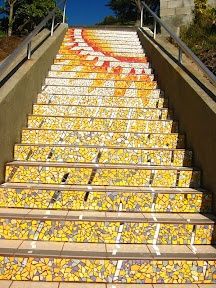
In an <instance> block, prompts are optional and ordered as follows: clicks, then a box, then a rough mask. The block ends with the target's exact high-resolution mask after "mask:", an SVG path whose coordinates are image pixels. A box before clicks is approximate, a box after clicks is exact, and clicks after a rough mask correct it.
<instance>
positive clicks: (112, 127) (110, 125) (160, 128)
mask: <svg viewBox="0 0 216 288" xmlns="http://www.w3.org/2000/svg"><path fill="white" fill-rule="evenodd" d="M28 128H41V129H66V130H79V131H81V130H88V131H106V132H107V131H113V132H115V131H118V132H138V133H171V132H177V131H178V126H177V123H175V122H172V121H162V120H161V121H160V120H159V121H145V120H120V119H119V120H118V119H109V118H107V119H100V118H99V119H98V118H70V117H68V118H65V117H54V116H53V117H46V116H29V117H28Z"/></svg>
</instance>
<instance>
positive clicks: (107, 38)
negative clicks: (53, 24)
mask: <svg viewBox="0 0 216 288" xmlns="http://www.w3.org/2000/svg"><path fill="white" fill-rule="evenodd" d="M84 38H85V39H84ZM101 39H103V40H102V41H101ZM74 40H75V41H84V42H85V43H86V41H88V42H91V44H92V43H93V44H99V43H98V42H99V41H100V42H102V43H106V42H108V43H110V44H112V43H115V42H120V43H124V44H125V43H127V42H133V43H134V42H135V43H140V41H139V39H138V37H137V35H136V36H134V35H124V34H123V35H122V34H118V35H111V34H95V35H87V34H86V35H85V37H82V36H78V35H76V36H74V35H73V34H68V35H67V34H66V35H65V37H64V41H66V42H71V41H74ZM91 44H90V45H91Z"/></svg>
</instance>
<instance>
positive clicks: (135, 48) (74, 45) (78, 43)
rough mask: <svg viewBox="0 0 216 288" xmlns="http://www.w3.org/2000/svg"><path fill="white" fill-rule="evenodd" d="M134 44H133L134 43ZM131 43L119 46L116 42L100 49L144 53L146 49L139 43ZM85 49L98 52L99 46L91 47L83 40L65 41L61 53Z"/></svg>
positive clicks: (102, 45) (104, 44)
mask: <svg viewBox="0 0 216 288" xmlns="http://www.w3.org/2000/svg"><path fill="white" fill-rule="evenodd" d="M132 43H133V42H132ZM132 43H129V44H124V45H123V44H118V43H116V41H115V42H112V43H110V44H109V43H103V44H101V45H100V48H101V49H102V50H103V51H108V52H110V51H115V52H133V53H136V52H138V53H144V49H143V48H142V46H141V44H139V43H138V42H137V43H133V44H132ZM68 48H69V49H74V50H76V49H79V48H81V49H84V50H90V49H91V50H98V46H97V44H96V43H95V45H92V46H91V47H90V46H89V45H88V44H87V43H85V42H83V41H82V40H74V41H73V40H72V41H71V40H64V41H63V43H62V45H61V46H60V50H59V51H64V50H65V49H68Z"/></svg>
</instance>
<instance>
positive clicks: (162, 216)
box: [0, 208, 216, 225]
mask: <svg viewBox="0 0 216 288" xmlns="http://www.w3.org/2000/svg"><path fill="white" fill-rule="evenodd" d="M0 218H5V219H24V220H31V219H37V220H41V221H42V220H44V221H49V220H52V221H82V222H83V221H85V222H89V221H93V222H119V221H120V222H127V223H131V222H133V223H134V222H135V223H170V224H191V225H195V224H197V225H198V224H200V225H208V224H210V225H211V224H214V223H215V221H216V216H214V215H213V214H200V213H191V214H190V213H141V212H135V213H134V212H100V211H87V210H84V211H70V210H40V209H25V208H18V209H17V208H0Z"/></svg>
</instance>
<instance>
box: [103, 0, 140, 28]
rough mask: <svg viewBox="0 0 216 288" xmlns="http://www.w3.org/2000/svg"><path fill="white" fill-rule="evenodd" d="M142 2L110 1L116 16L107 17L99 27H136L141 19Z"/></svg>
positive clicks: (133, 0) (134, 0)
mask: <svg viewBox="0 0 216 288" xmlns="http://www.w3.org/2000/svg"><path fill="white" fill-rule="evenodd" d="M140 3H141V1H140V0H109V1H108V3H107V6H108V7H109V8H110V9H111V10H112V11H113V12H114V15H115V16H106V17H105V18H104V20H103V21H102V22H101V23H98V24H99V25H131V24H132V25H134V23H135V22H136V20H137V19H139V17H140Z"/></svg>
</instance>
